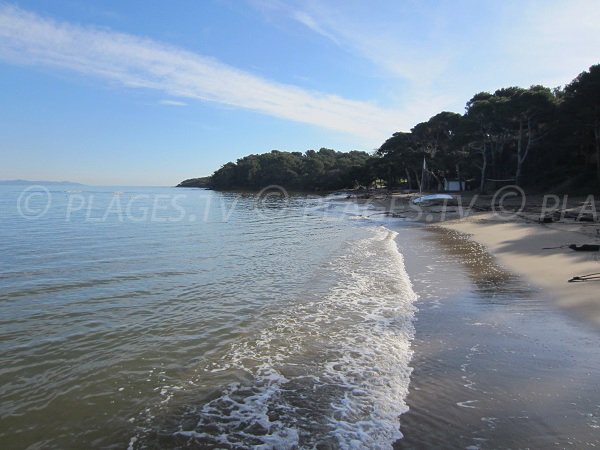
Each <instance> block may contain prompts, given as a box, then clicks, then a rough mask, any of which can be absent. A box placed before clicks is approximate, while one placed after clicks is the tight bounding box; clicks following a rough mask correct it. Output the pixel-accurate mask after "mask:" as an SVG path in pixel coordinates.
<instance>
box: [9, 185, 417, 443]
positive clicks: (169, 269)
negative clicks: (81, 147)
mask: <svg viewBox="0 0 600 450" xmlns="http://www.w3.org/2000/svg"><path fill="white" fill-rule="evenodd" d="M377 217H379V218H380V219H378V220H374V219H376V218H377ZM377 217H376V211H375V210H374V209H372V207H371V206H370V205H369V204H357V203H356V202H348V201H346V200H345V197H344V196H343V195H337V196H336V195H329V196H309V195H297V194H292V193H288V192H285V191H284V190H283V189H282V188H279V187H271V188H269V189H266V190H263V191H261V192H260V193H220V192H214V191H210V190H204V189H181V188H179V189H178V188H147V187H143V188H136V187H88V186H76V185H60V184H53V185H43V184H39V185H29V186H28V185H14V186H11V185H3V186H0V446H1V447H2V448H4V449H71V448H73V449H84V448H85V449H88V448H103V449H131V450H136V449H174V448H178V449H179V448H203V449H204V448H206V449H211V448H214V449H217V448H219V449H241V448H256V449H296V448H301V449H304V448H307V449H309V448H310V449H313V448H317V449H359V448H369V449H389V448H392V444H393V443H394V442H395V441H397V440H398V439H400V438H401V437H402V434H401V429H400V416H401V414H402V413H404V412H405V411H406V410H407V406H406V403H405V399H406V396H407V393H408V387H409V380H410V376H411V371H412V368H411V356H412V352H411V341H412V339H413V337H414V333H415V329H414V316H415V312H416V306H415V301H416V298H417V295H416V294H415V292H414V290H413V287H412V285H411V281H410V279H409V277H408V275H407V272H406V270H405V266H404V261H403V255H402V254H401V253H400V251H399V249H398V246H397V244H396V241H395V237H396V235H397V231H392V229H391V228H390V227H389V226H388V225H387V222H386V219H385V218H383V216H381V215H379V216H377Z"/></svg>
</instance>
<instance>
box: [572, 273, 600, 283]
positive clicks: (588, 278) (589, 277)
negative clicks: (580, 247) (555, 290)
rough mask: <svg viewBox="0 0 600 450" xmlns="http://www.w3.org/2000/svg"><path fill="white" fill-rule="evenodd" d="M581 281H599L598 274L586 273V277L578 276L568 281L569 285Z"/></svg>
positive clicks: (599, 275)
mask: <svg viewBox="0 0 600 450" xmlns="http://www.w3.org/2000/svg"><path fill="white" fill-rule="evenodd" d="M581 281H600V272H597V273H588V274H587V275H579V276H576V277H573V278H571V279H570V280H569V283H576V282H581Z"/></svg>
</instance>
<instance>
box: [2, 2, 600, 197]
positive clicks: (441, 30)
mask: <svg viewBox="0 0 600 450" xmlns="http://www.w3.org/2000/svg"><path fill="white" fill-rule="evenodd" d="M599 23H600V3H599V2H598V1H596V0H589V1H577V0H569V1H554V0H547V1H460V0H458V1H438V2H427V1H408V0H405V1H402V0H390V1H369V2H367V1H353V0H346V1H343V2H342V1H311V0H304V1H294V0H290V1H282V0H197V1H196V0H177V1H172V2H166V1H164V2H159V1H153V2H150V1H146V0H143V1H142V0H127V1H122V0H104V1H96V2H92V1H74V0H53V1H11V2H5V1H2V0H0V150H1V151H2V164H1V165H0V179H12V178H26V179H36V180H70V181H78V182H83V183H90V184H130V185H173V184H175V183H177V182H178V181H180V180H182V179H184V178H190V177H194V176H202V175H208V174H210V173H212V172H213V171H214V170H215V169H217V168H219V167H220V166H221V165H222V164H224V163H225V162H227V161H230V160H235V159H237V158H238V157H240V156H243V155H246V154H249V153H262V152H265V151H269V150H272V149H279V150H289V151H305V150H308V149H311V148H314V149H318V148H320V147H329V148H334V149H336V150H344V151H347V150H365V151H372V150H373V149H375V148H377V147H378V146H379V145H380V144H381V143H382V142H383V141H384V140H385V139H386V138H387V137H389V136H390V135H391V134H392V133H393V132H395V131H400V130H408V129H410V128H411V127H412V126H413V125H415V124H416V123H418V122H421V121H424V120H427V119H428V118H429V117H430V116H432V115H434V114H436V113H438V112H440V111H442V110H449V111H456V112H463V110H464V105H465V103H466V101H467V100H468V99H469V98H470V97H471V96H472V95H473V94H475V93H476V92H479V91H483V90H495V89H497V88H499V87H506V86H513V85H519V86H529V85H531V84H538V83H541V84H545V85H547V86H551V87H554V86H558V85H564V84H565V83H568V82H569V81H570V80H572V79H573V78H574V77H575V76H576V75H577V74H578V73H580V72H581V71H583V70H586V69H587V68H588V67H589V66H591V65H592V64H595V63H598V62H600V58H599V56H600V55H599V53H598V49H600V33H599V32H598V31H599V29H598V24H599Z"/></svg>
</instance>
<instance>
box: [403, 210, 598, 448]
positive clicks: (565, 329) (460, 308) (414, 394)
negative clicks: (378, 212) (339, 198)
mask: <svg viewBox="0 0 600 450" xmlns="http://www.w3.org/2000/svg"><path fill="white" fill-rule="evenodd" d="M480 219H481V217H480V218H478V219H471V220H468V221H466V223H467V224H469V228H465V230H464V231H471V234H472V235H473V236H477V234H476V233H478V232H479V230H480V229H482V230H484V231H485V230H488V228H487V227H484V226H483V225H479V224H478V223H477V222H473V220H480ZM459 225H460V224H448V226H446V225H444V226H443V227H440V226H430V227H422V226H415V227H408V228H407V227H404V232H399V236H398V238H397V242H398V246H399V248H400V249H401V251H402V253H403V255H404V257H405V262H406V266H407V270H408V271H409V275H410V277H411V280H412V282H413V287H414V289H415V291H416V293H417V294H418V296H419V298H418V300H417V303H416V305H417V307H418V309H419V311H418V313H417V315H416V321H415V328H416V334H415V339H414V341H413V343H412V350H413V358H412V362H411V365H412V367H413V373H412V375H411V385H410V390H409V394H408V397H407V400H406V402H407V404H408V406H409V411H408V412H407V413H406V414H404V415H402V416H401V418H400V423H401V426H400V428H401V431H402V433H403V435H404V438H403V439H401V440H400V441H398V442H397V443H396V444H395V446H394V448H396V449H413V448H468V449H487V448H492V449H495V448H578V449H579V448H595V447H598V446H599V445H600V439H599V437H598V429H600V386H599V385H598V383H597V375H598V373H599V372H600V335H599V334H598V333H597V331H596V330H595V329H594V327H587V326H582V323H583V322H582V321H580V320H579V319H576V318H574V317H571V316H570V315H569V314H565V313H564V311H563V310H561V309H560V308H557V307H556V305H555V303H554V302H553V301H552V300H551V298H552V297H551V296H550V294H549V293H548V290H547V289H541V288H540V287H538V285H536V284H535V283H533V282H531V281H530V278H529V277H528V276H523V275H520V274H518V273H517V272H516V270H514V271H513V270H508V264H505V263H504V262H503V260H502V261H501V260H500V259H499V258H497V257H495V256H493V255H492V254H491V253H490V252H489V251H488V248H489V249H491V246H490V247H485V246H483V245H481V244H479V243H478V242H475V241H474V240H472V239H471V238H470V237H469V236H468V235H467V234H463V233H460V232H459V231H455V230H454V229H451V228H454V227H458V226H459ZM498 226H500V227H509V228H516V229H520V225H518V224H517V225H516V226H515V225H511V224H499V225H498ZM500 229H501V228H500ZM495 230H498V228H495ZM461 231H462V230H461ZM490 233H492V231H491V230H490ZM492 234H493V233H492ZM480 239H482V238H480ZM490 239H491V238H490ZM505 239H506V238H505ZM498 254H499V253H498ZM540 258H541V257H540ZM591 284H592V283H590V285H591ZM587 289H589V288H587ZM587 323H590V322H587Z"/></svg>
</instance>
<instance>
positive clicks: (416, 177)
mask: <svg viewBox="0 0 600 450" xmlns="http://www.w3.org/2000/svg"><path fill="white" fill-rule="evenodd" d="M413 172H414V173H415V180H417V189H418V190H419V191H421V181H420V180H419V173H418V172H417V171H416V170H415V169H413Z"/></svg>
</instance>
